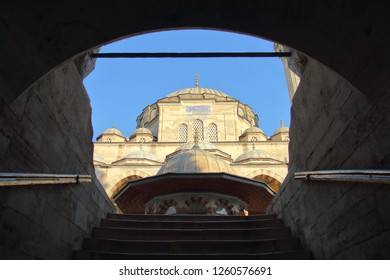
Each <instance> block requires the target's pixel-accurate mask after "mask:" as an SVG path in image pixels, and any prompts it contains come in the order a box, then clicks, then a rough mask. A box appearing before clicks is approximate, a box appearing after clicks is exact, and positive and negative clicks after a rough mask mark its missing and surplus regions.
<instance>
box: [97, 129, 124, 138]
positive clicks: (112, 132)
mask: <svg viewBox="0 0 390 280" xmlns="http://www.w3.org/2000/svg"><path fill="white" fill-rule="evenodd" d="M103 134H116V135H120V136H123V134H122V132H121V131H120V130H119V129H116V128H115V127H111V128H109V129H106V130H105V131H104V132H103V133H102V135H103Z"/></svg>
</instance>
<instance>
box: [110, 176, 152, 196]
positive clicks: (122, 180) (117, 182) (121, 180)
mask: <svg viewBox="0 0 390 280" xmlns="http://www.w3.org/2000/svg"><path fill="white" fill-rule="evenodd" d="M145 177H150V175H149V174H148V173H145V172H143V171H140V170H131V171H127V172H124V173H122V174H120V175H118V176H116V177H115V178H114V179H112V180H111V182H109V187H108V188H107V189H106V192H107V195H108V196H109V197H110V198H112V197H113V196H114V195H115V194H116V193H118V192H119V191H120V190H121V189H122V188H123V187H124V186H125V184H126V183H127V182H130V181H134V180H138V179H142V178H145Z"/></svg>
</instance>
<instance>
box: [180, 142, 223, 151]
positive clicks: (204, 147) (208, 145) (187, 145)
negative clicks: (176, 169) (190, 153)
mask: <svg viewBox="0 0 390 280" xmlns="http://www.w3.org/2000/svg"><path fill="white" fill-rule="evenodd" d="M194 145H195V142H194V141H189V142H187V143H184V144H183V145H181V146H180V147H179V148H177V149H176V150H175V151H179V150H189V149H192V147H194ZM198 146H199V148H201V149H202V150H217V149H218V148H217V146H215V145H214V144H212V143H210V142H207V141H198Z"/></svg>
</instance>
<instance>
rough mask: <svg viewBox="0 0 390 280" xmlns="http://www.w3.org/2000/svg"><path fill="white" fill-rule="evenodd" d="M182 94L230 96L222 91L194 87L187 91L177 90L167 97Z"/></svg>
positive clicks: (186, 89)
mask: <svg viewBox="0 0 390 280" xmlns="http://www.w3.org/2000/svg"><path fill="white" fill-rule="evenodd" d="M182 94H194V95H195V94H198V95H202V94H213V95H216V96H222V97H229V95H227V94H226V93H223V92H222V91H219V90H216V89H212V88H201V87H193V88H185V89H181V90H177V91H175V92H172V93H171V94H168V95H167V96H166V97H174V96H179V95H182Z"/></svg>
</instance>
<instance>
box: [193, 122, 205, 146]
mask: <svg viewBox="0 0 390 280" xmlns="http://www.w3.org/2000/svg"><path fill="white" fill-rule="evenodd" d="M195 132H196V133H197V134H198V140H200V141H203V140H204V134H203V122H202V121H201V120H199V119H197V120H195V121H194V123H193V124H192V136H193V137H195V134H196V133H195Z"/></svg>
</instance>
